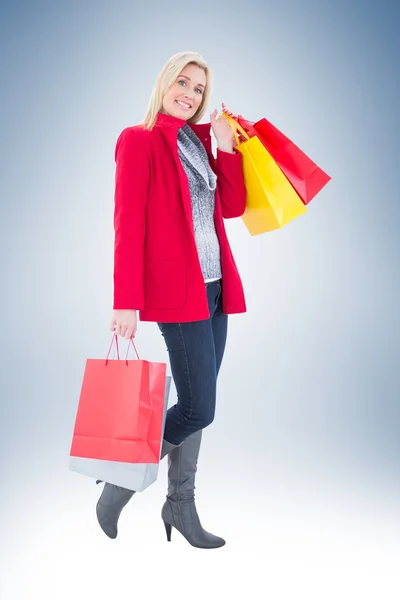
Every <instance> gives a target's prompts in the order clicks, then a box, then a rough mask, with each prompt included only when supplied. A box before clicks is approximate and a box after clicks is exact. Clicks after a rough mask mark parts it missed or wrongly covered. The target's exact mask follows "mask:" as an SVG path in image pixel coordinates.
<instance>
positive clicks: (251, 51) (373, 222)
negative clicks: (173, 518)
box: [0, 0, 400, 600]
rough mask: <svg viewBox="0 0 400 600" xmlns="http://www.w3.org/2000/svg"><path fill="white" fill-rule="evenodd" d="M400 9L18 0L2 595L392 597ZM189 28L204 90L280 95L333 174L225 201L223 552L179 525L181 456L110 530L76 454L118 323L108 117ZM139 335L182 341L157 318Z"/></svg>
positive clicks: (144, 91)
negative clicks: (210, 75)
mask: <svg viewBox="0 0 400 600" xmlns="http://www.w3.org/2000/svg"><path fill="white" fill-rule="evenodd" d="M399 24H400V23H399V9H398V2H397V1H396V2H395V1H392V2H390V1H381V2H379V3H378V2H369V1H365V2H352V3H351V6H349V3H348V2H345V1H344V0H336V1H335V2H333V1H331V2H328V1H327V0H318V1H317V0H305V1H303V2H300V1H295V0H280V2H269V1H267V0H263V1H262V2H261V1H260V2H255V1H251V0H249V1H246V2H235V1H233V2H232V1H231V2H229V3H228V2H216V1H213V2H208V1H206V2H204V1H203V2H200V3H195V4H193V3H188V2H185V3H184V4H180V3H179V4H178V3H172V2H161V1H160V0H158V1H156V2H155V1H153V2H132V1H131V2H128V1H116V0H114V1H113V2H111V1H109V2H106V1H101V0H99V1H94V0H81V1H77V0H70V1H64V2H59V1H56V0H54V1H40V2H38V1H36V2H33V1H29V2H28V1H26V2H21V1H17V0H14V1H13V2H1V19H0V40H1V42H0V43H1V89H2V93H1V97H0V106H1V116H2V126H1V147H0V152H1V157H0V168H1V177H0V186H1V209H2V210H1V215H2V218H1V245H2V252H1V262H2V264H1V267H2V268H1V285H2V290H3V291H2V294H1V314H2V333H3V335H2V348H1V395H0V402H1V435H0V443H1V473H2V476H1V492H0V503H1V505H0V515H1V532H2V535H1V561H0V568H1V573H0V597H1V598H2V600H17V599H18V600H19V599H22V600H25V599H26V600H28V599H29V600H31V599H32V600H36V599H39V598H40V599H41V600H47V599H52V600H58V599H60V600H61V599H62V600H64V598H65V599H66V598H68V599H72V598H73V599H77V600H81V599H82V600H83V599H85V600H86V599H87V598H98V599H99V600H103V599H107V600H108V599H109V598H110V597H115V595H116V594H125V596H124V597H129V598H131V597H132V598H136V597H137V596H138V595H139V594H140V593H141V594H145V593H146V592H147V594H148V597H151V598H153V597H154V598H162V597H165V598H173V597H178V596H179V597H187V598H190V600H192V599H194V598H203V597H208V598H227V597H230V596H231V595H233V596H234V597H235V596H236V595H237V596H242V597H245V598H248V597H249V598H253V597H255V598H271V599H273V600H280V599H287V598H288V599H289V598H290V599H293V598H294V597H300V598H307V599H314V598H315V599H317V598H318V600H320V599H323V600H330V599H331V598H332V599H335V600H337V599H338V598H340V599H341V600H347V599H349V600H350V599H351V600H353V599H357V600H358V598H374V599H376V598H382V599H385V600H391V599H392V598H393V599H395V598H396V600H397V599H398V598H399V594H400V581H399V577H398V568H399V549H400V543H399V534H400V522H399V517H400V510H399V508H400V485H399V476H400V441H399V440H400V436H399V430H400V414H399V412H400V411H399V383H400V382H399V365H400V360H399V359H400V356H399V305H400V304H399V301H400V295H399V291H400V281H399V268H398V265H399V236H398V233H397V230H398V223H399V218H400V210H399V195H398V185H397V174H398V165H399V158H400V156H399V145H398V140H399V111H398V107H399V94H398V90H399V67H398V65H399V45H400V44H399V35H398V31H399ZM189 49H190V50H196V51H198V52H200V53H201V54H203V56H204V57H205V58H206V59H207V60H208V61H209V63H210V65H211V67H212V68H213V70H214V74H215V84H214V90H213V95H212V99H211V104H210V106H209V111H208V113H210V112H211V111H212V110H213V109H214V108H219V109H220V107H221V102H225V103H226V104H227V105H228V106H229V107H230V108H231V109H232V110H233V111H236V112H240V113H241V114H243V115H244V116H245V117H247V118H249V119H252V120H257V119H259V118H261V117H263V116H266V117H267V118H268V119H269V120H271V121H272V122H273V123H274V124H275V125H276V126H277V127H278V128H280V129H281V130H282V131H284V132H285V133H286V134H287V135H288V136H289V137H290V138H291V139H292V140H293V141H295V143H297V144H298V145H299V146H300V147H301V148H302V149H303V150H304V151H305V152H306V153H307V154H309V155H310V156H311V157H312V158H313V159H314V160H315V161H316V162H317V163H318V164H319V165H320V166H321V167H322V168H323V169H325V170H326V171H327V172H328V173H329V174H330V175H331V176H332V181H331V182H330V183H329V184H328V185H327V186H326V188H324V190H323V191H322V192H321V193H320V194H319V195H318V196H317V198H316V199H315V200H314V201H313V202H312V203H311V204H310V205H309V212H308V214H306V215H305V216H303V217H301V218H300V219H298V220H296V221H295V222H293V223H291V224H290V225H289V226H287V227H285V228H284V229H283V230H281V231H278V232H273V233H269V234H266V235H262V236H257V237H253V238H252V237H251V236H250V235H249V234H248V232H247V229H246V228H245V226H244V224H243V222H242V221H241V219H236V220H233V221H226V227H227V231H228V236H229V238H230V241H231V245H232V249H233V251H234V254H235V257H236V260H237V263H238V267H239V270H240V272H241V275H242V278H243V283H244V286H245V292H246V298H247V302H248V312H247V313H246V314H245V315H237V316H233V317H231V319H230V331H229V343H228V347H227V351H226V355H225V359H224V363H223V367H222V370H221V374H220V380H219V405H218V410H217V416H216V420H215V422H214V423H213V425H212V427H210V428H209V429H207V431H206V432H205V434H204V440H203V449H202V454H201V458H200V464H199V471H198V478H197V491H196V494H197V505H198V508H199V513H200V516H201V519H202V522H203V524H204V526H205V527H206V528H208V529H209V530H211V531H213V532H215V533H217V534H220V535H223V536H224V537H225V538H226V539H227V542H228V543H227V545H226V546H225V547H224V548H223V549H220V550H218V551H214V552H211V553H210V552H201V551H200V550H196V549H194V548H192V547H191V546H189V545H188V544H187V542H186V541H185V540H184V539H183V538H182V537H181V536H180V535H179V534H178V533H177V532H176V531H174V532H173V540H172V543H171V544H167V542H166V539H165V533H164V529H163V526H162V522H161V518H160V509H161V505H162V503H163V501H164V495H165V493H166V462H165V461H163V463H162V465H161V469H160V479H159V480H158V481H157V483H156V484H154V485H153V486H151V488H149V489H148V490H147V491H146V492H145V493H143V494H137V495H136V496H135V497H134V499H133V500H132V501H131V503H130V504H129V506H128V507H127V508H126V509H125V511H124V513H123V516H122V517H121V521H120V534H119V537H118V538H117V540H114V541H111V540H109V539H108V538H106V536H104V534H103V533H102V532H101V530H100V529H99V527H98V525H97V522H96V519H95V513H94V507H95V503H96V501H97V498H98V495H99V493H100V489H99V486H96V485H95V484H94V483H93V481H92V480H90V479H88V478H85V477H83V476H80V475H77V474H75V473H72V472H70V471H69V470H68V454H69V448H70V442H71V435H72V430H73V425H74V419H75V412H76V408H77V403H78V398H79V393H80V386H81V382H82V376H83V371H84V366H85V361H86V358H88V357H92V358H99V357H103V356H105V354H106V352H107V350H108V347H109V343H110V340H111V334H110V331H109V321H110V316H111V308H112V269H113V224H112V218H113V192H114V190H113V184H114V168H115V164H114V147H115V142H116V139H117V136H118V135H119V133H120V131H121V130H122V129H123V128H125V127H127V126H129V125H133V124H135V123H137V122H138V121H140V120H141V119H142V117H143V115H144V112H145V110H146V107H147V102H148V99H149V95H150V92H151V88H152V86H153V82H154V79H155V77H156V75H157V73H158V71H159V69H160V68H161V66H162V65H163V63H164V61H165V60H166V59H167V58H168V57H169V56H170V55H171V54H173V53H175V52H178V51H181V50H189ZM207 119H208V116H207V118H206V119H204V120H207ZM137 345H138V349H139V352H140V353H141V356H142V357H143V358H147V359H149V360H168V359H167V353H166V350H165V347H164V342H163V340H162V338H161V336H160V335H159V332H158V328H157V327H156V326H154V324H151V323H139V331H138V335H137ZM121 346H122V349H123V351H125V348H126V344H124V341H121ZM174 391H175V390H174V388H172V391H171V399H172V400H173V401H174ZM120 597H121V596H120Z"/></svg>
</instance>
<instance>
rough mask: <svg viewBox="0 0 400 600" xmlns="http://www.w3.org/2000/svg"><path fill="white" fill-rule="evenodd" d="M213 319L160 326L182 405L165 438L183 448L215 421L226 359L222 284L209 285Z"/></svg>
mask: <svg viewBox="0 0 400 600" xmlns="http://www.w3.org/2000/svg"><path fill="white" fill-rule="evenodd" d="M205 285H206V289H207V297H208V306H209V310H210V317H209V318H208V319H207V320H204V321H192V322H190V323H157V324H158V327H159V328H160V331H161V333H162V335H163V337H164V340H165V343H166V346H167V350H168V354H169V361H170V365H171V373H172V377H173V380H174V384H175V387H176V391H177V394H178V401H177V403H176V404H174V405H173V406H171V408H169V409H168V411H167V417H166V422H165V430H164V438H165V439H166V440H167V442H170V443H171V444H180V443H181V442H183V441H184V440H185V439H186V438H187V437H188V436H189V435H191V434H192V433H195V432H196V431H199V430H200V429H204V428H205V427H207V425H210V423H212V421H213V420H214V415H215V403H216V391H217V377H218V373H219V369H220V366H221V363H222V358H223V355H224V350H225V344H226V337H227V330H228V315H226V314H224V313H223V312H222V299H221V291H222V280H221V279H220V280H218V281H212V282H210V283H206V284H205Z"/></svg>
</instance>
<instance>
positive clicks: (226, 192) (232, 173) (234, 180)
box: [215, 148, 246, 219]
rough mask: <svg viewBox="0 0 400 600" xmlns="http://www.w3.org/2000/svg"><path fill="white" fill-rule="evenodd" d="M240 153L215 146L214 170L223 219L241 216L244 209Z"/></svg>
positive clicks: (244, 193) (244, 196) (243, 185)
mask: <svg viewBox="0 0 400 600" xmlns="http://www.w3.org/2000/svg"><path fill="white" fill-rule="evenodd" d="M242 160H243V159H242V155H241V154H240V152H238V151H237V150H235V151H234V154H230V153H229V152H223V151H222V150H220V149H219V148H217V157H216V160H215V172H216V175H217V178H218V179H217V182H218V189H219V195H220V198H221V208H222V216H223V217H224V218H225V219H233V218H235V217H241V216H242V215H243V213H244V211H245V209H246V188H245V184H244V176H243V165H242Z"/></svg>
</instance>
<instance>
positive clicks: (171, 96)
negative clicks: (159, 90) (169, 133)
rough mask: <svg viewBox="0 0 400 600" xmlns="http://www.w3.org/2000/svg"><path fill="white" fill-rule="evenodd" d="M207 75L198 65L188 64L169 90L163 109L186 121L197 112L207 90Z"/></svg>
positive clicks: (164, 99) (166, 112) (168, 113)
mask: <svg viewBox="0 0 400 600" xmlns="http://www.w3.org/2000/svg"><path fill="white" fill-rule="evenodd" d="M206 83H207V77H206V74H205V71H204V69H202V68H201V67H198V66H197V65H192V64H189V65H186V67H185V68H184V69H182V71H181V72H180V74H179V76H178V77H177V79H176V81H175V83H173V84H172V86H171V87H170V88H169V89H168V90H167V92H166V94H165V96H164V98H163V105H162V111H163V112H164V113H165V114H167V115H170V116H171V117H176V118H177V119H185V120H186V121H187V120H188V119H190V118H191V117H193V115H194V114H195V113H196V112H197V110H198V108H199V106H200V104H201V101H202V98H203V94H204V90H205V86H206Z"/></svg>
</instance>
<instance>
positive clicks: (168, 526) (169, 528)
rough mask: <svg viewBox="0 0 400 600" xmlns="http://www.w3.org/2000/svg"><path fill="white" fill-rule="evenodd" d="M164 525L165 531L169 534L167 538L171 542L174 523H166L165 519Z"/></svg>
mask: <svg viewBox="0 0 400 600" xmlns="http://www.w3.org/2000/svg"><path fill="white" fill-rule="evenodd" d="M164 527H165V531H166V534H167V540H168V541H169V542H170V541H171V532H172V525H170V524H169V523H166V522H165V521H164Z"/></svg>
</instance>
